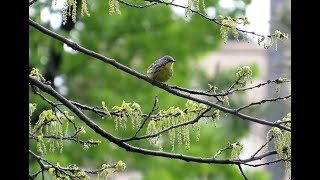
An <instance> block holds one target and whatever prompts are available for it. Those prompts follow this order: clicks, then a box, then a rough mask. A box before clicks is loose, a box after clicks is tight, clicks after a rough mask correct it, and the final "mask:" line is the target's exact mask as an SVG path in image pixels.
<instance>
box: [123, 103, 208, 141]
mask: <svg viewBox="0 0 320 180" xmlns="http://www.w3.org/2000/svg"><path fill="white" fill-rule="evenodd" d="M210 109H211V108H207V109H206V110H205V111H204V112H202V113H201V114H200V115H199V116H198V117H196V118H195V119H193V120H191V121H187V122H183V123H180V124H176V125H173V126H170V127H167V128H165V129H163V130H161V131H159V132H157V133H155V134H150V135H145V136H140V137H131V138H128V139H123V140H121V141H122V142H128V141H136V140H141V139H147V138H153V137H157V136H159V135H160V134H162V133H164V132H166V131H169V130H171V129H174V128H178V127H180V126H186V125H188V124H194V123H196V122H198V121H199V119H200V118H201V117H203V115H204V114H205V113H206V112H208V111H209V110H210Z"/></svg>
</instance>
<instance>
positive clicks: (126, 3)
mask: <svg viewBox="0 0 320 180" xmlns="http://www.w3.org/2000/svg"><path fill="white" fill-rule="evenodd" d="M117 1H118V2H120V3H122V4H125V5H127V6H130V7H134V8H147V7H151V6H154V5H157V4H158V2H153V3H151V4H146V5H144V6H139V5H135V4H130V3H128V2H125V1H122V0H117Z"/></svg>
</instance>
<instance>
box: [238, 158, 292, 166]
mask: <svg viewBox="0 0 320 180" xmlns="http://www.w3.org/2000/svg"><path fill="white" fill-rule="evenodd" d="M280 161H290V160H285V159H277V160H274V161H270V162H266V163H261V164H248V163H243V165H247V166H251V167H258V166H265V165H269V164H273V163H277V162H280Z"/></svg>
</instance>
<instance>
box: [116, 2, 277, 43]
mask: <svg viewBox="0 0 320 180" xmlns="http://www.w3.org/2000/svg"><path fill="white" fill-rule="evenodd" d="M117 1H118V2H120V3H122V4H125V5H127V6H130V7H134V8H145V7H150V6H153V5H157V4H163V5H171V6H175V7H179V8H183V9H186V8H187V7H186V6H182V5H179V4H175V3H173V1H171V2H164V1H160V0H144V1H147V2H151V3H152V4H149V5H145V6H138V5H133V4H130V3H127V2H125V1H122V0H117ZM190 10H191V12H193V13H195V14H197V15H199V16H201V17H203V18H204V19H206V20H209V21H212V22H214V23H216V24H218V25H220V26H225V27H228V28H232V27H231V26H229V25H225V24H222V23H221V22H220V21H221V20H222V19H219V18H209V17H208V16H206V15H204V14H202V13H201V12H199V11H196V10H193V9H191V8H190ZM236 30H237V31H239V32H242V33H246V34H252V35H255V36H260V37H262V36H265V35H262V34H257V33H255V32H254V31H246V30H242V29H239V28H236ZM272 36H275V35H274V34H272V35H267V36H265V37H269V38H271V37H272Z"/></svg>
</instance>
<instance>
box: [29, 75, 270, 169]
mask: <svg viewBox="0 0 320 180" xmlns="http://www.w3.org/2000/svg"><path fill="white" fill-rule="evenodd" d="M29 82H30V83H31V84H33V85H35V86H37V87H38V88H39V89H41V90H42V91H44V92H46V93H48V94H50V95H51V96H52V97H54V98H56V99H57V100H58V101H60V102H62V103H63V104H64V105H65V106H66V107H67V108H69V109H70V110H71V111H72V112H73V113H75V114H76V115H77V116H78V117H79V118H80V119H81V120H82V121H83V122H84V123H85V124H86V125H87V126H89V127H90V128H91V129H92V130H93V131H95V132H96V133H97V134H99V135H101V136H102V137H104V138H106V139H108V140H109V141H110V142H112V143H114V144H116V145H117V146H119V147H121V148H124V149H125V150H127V151H130V152H136V153H140V154H145V155H152V156H160V157H166V158H171V159H179V160H184V161H187V162H190V161H191V162H198V163H215V164H238V163H245V162H250V161H254V160H257V159H261V158H264V157H266V156H270V155H272V154H276V151H274V152H268V153H265V154H262V155H260V156H257V157H254V158H249V159H245V160H241V161H240V160H220V159H215V158H202V157H195V156H188V155H182V154H175V153H168V152H162V151H153V150H149V149H143V148H139V147H135V146H132V145H130V144H128V143H125V142H123V140H122V139H120V138H118V137H115V136H113V135H111V134H110V133H108V132H106V131H104V130H103V129H102V128H101V127H100V126H98V125H97V124H95V123H94V122H93V121H92V120H91V119H90V118H88V117H87V116H86V115H85V114H83V113H82V112H81V110H80V109H78V108H77V107H76V106H75V105H73V104H72V103H71V102H70V101H68V100H67V99H66V98H65V97H63V96H62V95H60V94H59V93H58V92H56V91H55V90H54V89H53V88H52V87H51V86H49V85H46V84H44V83H42V82H40V81H39V80H38V79H37V78H35V77H33V76H30V75H29Z"/></svg>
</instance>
